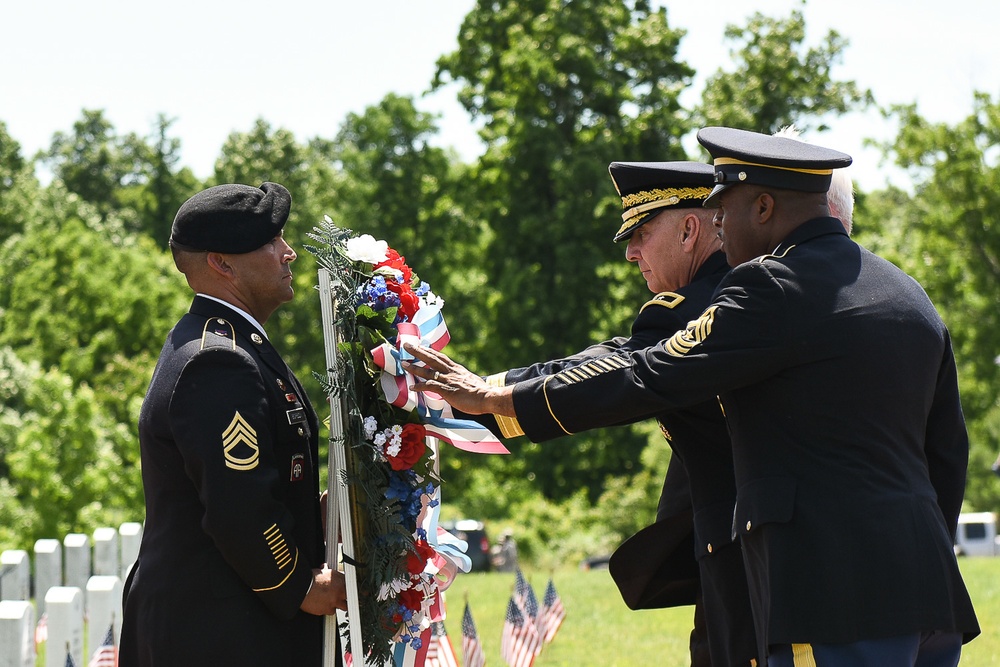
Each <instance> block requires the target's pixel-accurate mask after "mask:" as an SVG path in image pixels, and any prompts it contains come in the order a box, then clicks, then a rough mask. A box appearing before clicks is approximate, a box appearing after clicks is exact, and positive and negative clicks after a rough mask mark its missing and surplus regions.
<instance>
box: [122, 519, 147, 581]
mask: <svg viewBox="0 0 1000 667" xmlns="http://www.w3.org/2000/svg"><path fill="white" fill-rule="evenodd" d="M118 535H119V537H120V538H121V541H122V549H121V551H122V564H121V571H120V572H119V573H118V576H119V577H121V580H122V581H125V579H126V578H127V577H128V571H129V569H130V568H131V567H132V564H133V563H135V560H136V558H138V557H139V543H140V542H141V541H142V524H141V523H136V522H134V521H129V522H127V523H123V524H122V525H121V526H119V527H118Z"/></svg>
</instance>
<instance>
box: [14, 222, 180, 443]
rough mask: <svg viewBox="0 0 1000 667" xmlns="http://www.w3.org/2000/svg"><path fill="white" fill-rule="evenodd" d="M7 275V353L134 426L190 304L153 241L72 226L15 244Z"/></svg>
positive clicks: (35, 231) (44, 228)
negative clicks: (58, 376)
mask: <svg viewBox="0 0 1000 667" xmlns="http://www.w3.org/2000/svg"><path fill="white" fill-rule="evenodd" d="M0 266H3V272H2V273H0V314H2V317H0V346H9V347H11V348H12V349H14V350H16V351H17V353H18V355H19V356H20V357H21V358H22V359H24V360H26V361H37V362H38V363H40V364H41V366H42V368H44V369H48V368H58V369H60V371H61V372H62V373H64V374H66V375H67V376H69V377H70V378H72V379H73V381H74V382H76V383H78V384H81V385H82V384H89V385H90V386H92V387H94V389H95V392H97V393H95V396H96V397H97V399H98V400H100V401H101V402H102V403H104V404H105V405H106V406H107V407H108V409H109V410H111V411H112V414H114V416H115V418H116V419H117V420H118V421H119V422H121V423H124V424H129V423H132V422H133V421H134V417H135V416H136V415H137V414H138V405H139V403H140V402H141V399H142V395H143V393H144V391H145V387H146V384H147V383H148V381H149V376H150V374H151V372H152V368H153V364H154V363H155V360H156V357H157V356H158V354H159V350H160V347H161V345H162V344H163V338H164V336H165V335H166V332H167V331H168V330H169V329H170V327H171V326H173V324H174V322H175V321H176V320H177V318H178V317H179V316H180V315H181V314H182V313H183V312H184V310H185V306H186V305H187V302H188V299H189V295H188V292H187V289H186V287H185V286H184V283H183V278H182V277H181V276H180V274H178V273H177V271H176V270H175V269H174V267H173V263H172V261H171V260H170V258H169V257H168V256H167V255H166V254H164V253H163V251H161V250H159V249H157V248H155V247H154V244H153V242H152V241H151V240H149V239H148V238H145V237H131V236H127V235H126V236H123V237H121V238H119V239H117V241H116V240H114V239H113V238H108V237H107V236H106V235H104V234H103V233H101V232H98V231H95V230H93V229H90V228H88V227H87V226H86V225H85V224H84V222H83V221H82V220H80V219H79V218H73V217H70V218H65V219H63V220H62V221H61V224H60V225H59V226H55V225H39V226H36V227H32V228H31V229H29V230H28V231H27V232H25V233H24V234H21V235H17V236H14V237H11V238H10V239H8V241H7V242H6V243H5V244H4V245H3V246H2V247H0ZM123 456H124V455H123ZM132 458H134V456H133V457H132Z"/></svg>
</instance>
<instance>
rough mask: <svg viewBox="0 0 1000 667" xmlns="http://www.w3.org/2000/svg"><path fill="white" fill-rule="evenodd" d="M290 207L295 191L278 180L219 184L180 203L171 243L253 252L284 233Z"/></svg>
mask: <svg viewBox="0 0 1000 667" xmlns="http://www.w3.org/2000/svg"><path fill="white" fill-rule="evenodd" d="M291 208H292V195H290V194H289V193H288V190H286V189H285V186H283V185H279V184H277V183H264V184H263V185H261V186H260V187H259V188H255V187H252V186H250V185H240V184H238V183H230V184H227V185H217V186H215V187H214V188H208V189H207V190H202V191H201V192H199V193H198V194H196V195H194V196H193V197H191V198H190V199H188V200H187V201H186V202H184V203H183V204H181V207H180V209H178V210H177V215H176V216H175V217H174V224H173V226H172V227H171V229H170V243H171V244H172V245H179V246H182V247H184V248H188V249H190V250H207V251H208V252H227V253H233V254H242V253H245V252H252V251H254V250H256V249H257V248H259V247H261V246H262V245H264V244H265V243H267V242H268V241H270V240H271V239H273V238H274V237H275V236H277V235H278V234H279V233H281V229H282V227H284V226H285V222H286V221H287V220H288V212H289V211H290V210H291Z"/></svg>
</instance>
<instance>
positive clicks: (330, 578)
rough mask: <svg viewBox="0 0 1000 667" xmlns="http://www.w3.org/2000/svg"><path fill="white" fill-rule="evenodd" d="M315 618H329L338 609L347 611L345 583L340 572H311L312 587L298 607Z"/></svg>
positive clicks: (326, 570) (328, 570)
mask: <svg viewBox="0 0 1000 667" xmlns="http://www.w3.org/2000/svg"><path fill="white" fill-rule="evenodd" d="M299 608H300V609H302V611H304V612H306V613H309V614H315V615H316V616H329V615H330V614H333V613H335V612H336V611H337V610H338V609H342V610H344V611H347V582H346V581H345V579H344V574H343V573H342V572H337V571H335V570H330V569H328V568H323V569H321V570H313V585H312V588H310V589H309V592H308V593H307V594H306V597H305V599H304V600H303V601H302V604H301V605H300V606H299Z"/></svg>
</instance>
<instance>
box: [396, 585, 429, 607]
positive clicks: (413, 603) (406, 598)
mask: <svg viewBox="0 0 1000 667" xmlns="http://www.w3.org/2000/svg"><path fill="white" fill-rule="evenodd" d="M423 602H424V594H423V592H422V591H420V590H419V589H417V588H408V589H406V590H405V591H402V592H401V593H400V594H399V604H401V605H403V606H404V607H406V608H407V609H412V610H413V611H418V610H419V609H420V605H421V604H423Z"/></svg>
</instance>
